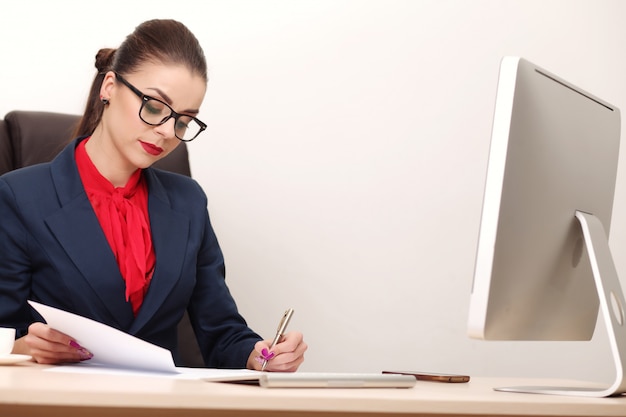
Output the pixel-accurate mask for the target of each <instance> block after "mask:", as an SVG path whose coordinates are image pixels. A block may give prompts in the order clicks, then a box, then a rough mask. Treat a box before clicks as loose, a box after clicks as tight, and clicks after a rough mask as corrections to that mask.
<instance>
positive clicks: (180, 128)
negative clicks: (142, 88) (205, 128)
mask: <svg viewBox="0 0 626 417" xmlns="http://www.w3.org/2000/svg"><path fill="white" fill-rule="evenodd" d="M139 116H140V117H141V119H142V120H143V121H144V122H146V123H148V124H151V125H160V124H163V123H165V122H166V121H167V120H168V119H169V118H170V117H174V118H175V122H174V133H175V134H176V137H177V138H179V139H182V140H185V141H188V140H192V139H193V138H195V137H196V136H197V135H198V134H199V133H200V131H201V130H202V127H201V126H200V125H199V124H198V122H197V121H196V120H195V119H194V118H193V117H191V116H185V115H182V114H181V115H177V116H175V115H173V114H172V109H171V108H169V107H168V106H167V105H165V103H162V102H160V101H159V100H155V99H152V98H148V99H147V100H145V101H144V102H143V103H142V105H141V110H140V112H139Z"/></svg>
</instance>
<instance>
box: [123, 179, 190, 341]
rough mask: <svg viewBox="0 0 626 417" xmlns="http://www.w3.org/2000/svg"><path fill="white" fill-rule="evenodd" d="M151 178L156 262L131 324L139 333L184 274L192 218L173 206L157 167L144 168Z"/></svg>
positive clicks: (132, 328)
mask: <svg viewBox="0 0 626 417" xmlns="http://www.w3.org/2000/svg"><path fill="white" fill-rule="evenodd" d="M144 174H145V175H146V180H147V181H148V190H149V191H148V196H149V197H148V210H149V213H150V228H151V231H152V244H153V246H154V251H155V254H156V259H157V261H156V266H155V269H154V274H153V276H152V281H151V282H150V288H149V289H148V293H147V294H146V297H145V298H144V301H143V304H142V306H141V309H140V310H139V312H138V314H137V317H136V319H135V321H134V323H133V325H132V327H131V333H133V334H135V333H137V332H138V331H139V330H141V328H142V327H143V326H145V325H146V323H147V322H148V321H149V320H150V319H151V318H152V317H153V316H154V314H155V313H156V312H157V311H158V310H159V308H160V307H161V306H162V305H163V303H164V302H165V300H166V299H167V297H168V296H169V295H170V293H171V292H172V289H173V288H174V286H175V285H176V283H177V282H178V281H179V280H180V278H181V270H182V268H183V265H182V263H183V261H184V259H185V251H186V249H187V240H188V238H189V227H190V226H189V225H190V219H189V218H188V217H187V216H186V215H184V214H181V213H180V212H177V211H174V210H173V209H172V207H171V204H170V201H169V198H168V196H167V192H166V190H165V188H164V187H163V185H162V184H161V182H160V181H159V179H158V177H157V175H156V174H155V171H154V170H152V169H150V168H148V169H146V170H144Z"/></svg>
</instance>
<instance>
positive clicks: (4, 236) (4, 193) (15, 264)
mask: <svg viewBox="0 0 626 417" xmlns="http://www.w3.org/2000/svg"><path fill="white" fill-rule="evenodd" d="M20 213H21V210H20V208H19V207H18V206H17V203H16V199H15V196H14V195H13V192H12V190H11V188H10V187H9V185H8V184H7V183H6V182H5V181H4V180H3V179H0V326H3V327H14V328H16V337H21V336H24V335H25V334H26V332H27V329H28V325H29V324H30V322H32V316H31V313H30V311H31V310H30V307H29V306H28V304H27V299H28V296H29V293H30V287H31V281H30V277H31V274H30V272H29V268H30V267H29V265H30V261H29V257H28V255H27V254H28V253H29V250H30V249H29V245H31V244H32V243H33V242H32V241H31V239H30V238H29V233H28V231H27V229H26V227H25V226H24V223H23V221H22V218H21V215H20Z"/></svg>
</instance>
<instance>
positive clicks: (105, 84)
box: [100, 71, 115, 104]
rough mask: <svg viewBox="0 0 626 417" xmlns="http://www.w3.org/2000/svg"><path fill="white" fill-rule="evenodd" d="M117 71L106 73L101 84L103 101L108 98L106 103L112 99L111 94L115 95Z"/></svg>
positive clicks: (101, 98)
mask: <svg viewBox="0 0 626 417" xmlns="http://www.w3.org/2000/svg"><path fill="white" fill-rule="evenodd" d="M114 87H115V73H114V72H113V71H108V72H107V73H106V74H104V79H103V80H102V85H101V86H100V100H102V101H103V102H104V101H105V100H106V102H107V103H106V104H108V101H110V100H111V96H112V95H113V90H114V89H115V88H114Z"/></svg>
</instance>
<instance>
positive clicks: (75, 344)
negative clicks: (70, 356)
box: [70, 340, 83, 349]
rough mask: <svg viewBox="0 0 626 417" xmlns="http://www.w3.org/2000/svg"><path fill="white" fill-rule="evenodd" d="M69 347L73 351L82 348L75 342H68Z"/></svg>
mask: <svg viewBox="0 0 626 417" xmlns="http://www.w3.org/2000/svg"><path fill="white" fill-rule="evenodd" d="M70 346H71V347H73V348H74V349H82V348H83V347H82V346H81V345H79V344H78V343H77V342H76V341H75V340H70Z"/></svg>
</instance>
